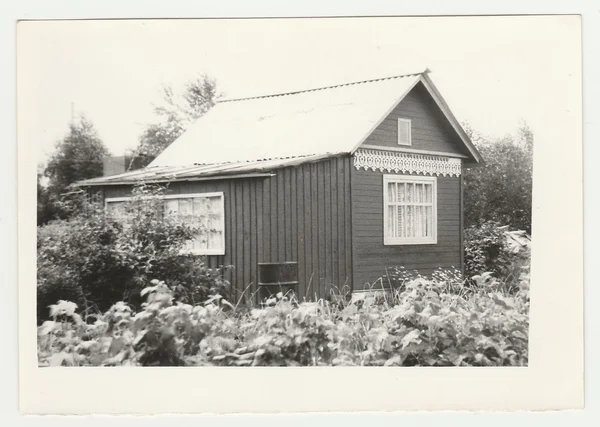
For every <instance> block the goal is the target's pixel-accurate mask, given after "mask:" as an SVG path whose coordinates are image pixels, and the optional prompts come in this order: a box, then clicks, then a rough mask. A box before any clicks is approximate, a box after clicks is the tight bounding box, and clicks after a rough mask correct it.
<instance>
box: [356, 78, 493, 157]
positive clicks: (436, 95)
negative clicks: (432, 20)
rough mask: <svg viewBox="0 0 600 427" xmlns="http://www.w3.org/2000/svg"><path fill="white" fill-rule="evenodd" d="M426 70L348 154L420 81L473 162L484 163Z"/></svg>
mask: <svg viewBox="0 0 600 427" xmlns="http://www.w3.org/2000/svg"><path fill="white" fill-rule="evenodd" d="M428 72H429V69H427V70H425V72H423V73H420V74H419V77H418V78H417V79H415V82H414V83H413V84H412V85H411V86H410V87H409V88H408V89H407V90H406V91H405V92H404V93H403V94H402V95H401V96H400V97H399V98H398V99H397V100H396V101H395V102H394V104H393V105H392V106H391V107H390V108H389V109H388V111H387V112H386V113H385V114H384V115H383V116H382V117H381V118H380V119H379V120H378V121H377V122H376V123H375V124H374V126H373V127H372V128H371V129H370V130H369V131H368V132H367V133H366V134H365V135H364V136H363V137H362V138H361V139H360V141H359V142H358V143H356V144H355V146H354V147H353V148H352V150H351V151H350V154H354V153H355V152H356V150H358V149H359V148H360V146H361V145H362V144H363V143H364V142H365V141H366V139H367V138H368V137H369V135H371V133H373V131H374V130H375V129H376V128H377V126H379V125H380V124H381V123H382V122H383V121H384V120H385V119H386V118H387V117H388V116H389V115H390V113H391V112H392V111H393V110H394V109H395V108H396V107H397V106H398V105H399V104H400V103H401V102H402V100H403V99H404V98H405V97H406V95H408V94H409V93H410V91H412V90H413V89H414V87H415V86H416V85H417V84H418V83H419V82H421V83H423V86H425V89H427V91H428V92H429V94H430V95H431V97H432V98H433V100H434V101H435V103H436V105H437V106H438V107H439V109H440V110H441V111H442V113H443V114H444V116H445V117H446V120H448V122H450V125H451V126H452V128H453V129H454V130H455V131H456V133H457V134H458V136H459V138H460V139H461V141H462V142H463V144H465V146H466V147H467V150H469V153H470V154H471V156H472V157H473V160H475V163H476V164H484V162H483V158H482V157H481V154H479V151H477V149H476V148H475V146H474V145H473V143H472V142H471V139H470V138H469V136H468V135H467V134H466V133H465V131H464V129H463V128H462V126H461V124H460V123H459V121H458V120H457V119H456V117H455V116H454V114H453V113H452V111H451V110H450V107H449V106H448V104H447V103H446V101H445V100H444V98H443V97H442V95H441V94H440V92H439V90H438V89H437V88H436V86H435V84H434V83H433V81H432V80H431V78H430V77H429V76H428V75H427V73H428Z"/></svg>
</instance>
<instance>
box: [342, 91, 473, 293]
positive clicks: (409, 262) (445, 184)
mask: <svg viewBox="0 0 600 427" xmlns="http://www.w3.org/2000/svg"><path fill="white" fill-rule="evenodd" d="M398 118H408V119H411V127H412V146H411V147H406V148H411V149H416V150H424V151H435V152H443V153H449V154H467V153H466V151H465V149H463V148H461V147H462V143H461V142H460V140H459V138H458V136H457V135H456V133H455V132H454V130H453V129H452V128H451V126H450V125H449V124H448V122H447V120H446V119H445V118H444V116H443V113H442V112H441V111H440V110H439V108H438V107H437V105H435V101H434V100H433V98H431V96H430V95H429V93H428V92H427V90H426V89H425V87H424V86H423V85H422V84H421V83H419V84H418V85H417V86H415V88H414V89H413V90H412V91H411V92H410V93H409V94H408V95H407V96H406V97H405V98H404V99H403V100H402V102H401V103H400V104H399V105H398V106H397V107H396V108H395V109H394V110H392V112H391V113H390V114H389V115H388V116H387V117H386V118H385V119H384V120H383V121H382V122H381V124H380V125H379V126H378V127H377V128H376V129H375V130H374V131H373V132H372V133H371V135H370V136H369V137H368V138H367V139H366V140H365V142H364V145H371V146H374V145H375V146H379V147H382V148H404V147H403V146H399V145H398V135H397V119H398ZM386 173H387V172H386ZM383 174H384V173H383V172H381V171H372V170H368V171H366V170H363V169H361V170H357V169H355V168H354V167H353V168H352V174H351V183H352V230H353V233H352V250H353V255H352V257H353V265H354V272H353V283H354V286H355V289H361V288H365V284H366V283H373V282H375V281H376V280H377V279H378V278H379V277H381V276H382V275H384V274H385V271H386V268H389V267H400V266H403V267H405V268H407V269H409V270H415V269H416V270H418V271H419V272H420V273H423V274H429V273H431V272H433V271H434V270H436V269H437V268H439V267H442V268H451V267H456V268H458V269H461V268H462V258H463V255H462V190H461V188H462V181H461V178H460V177H443V176H439V177H437V244H429V245H389V246H385V245H384V244H383V233H384V224H383Z"/></svg>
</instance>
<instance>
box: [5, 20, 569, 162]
mask: <svg viewBox="0 0 600 427" xmlns="http://www.w3.org/2000/svg"><path fill="white" fill-rule="evenodd" d="M575 19H576V18H575ZM571 24H576V22H574V20H573V19H571V20H569V19H568V18H566V19H565V17H461V18H343V19H295V20H283V19H269V20H152V21H125V20H122V21H54V22H35V23H34V22H25V23H20V24H19V26H18V39H17V41H18V58H17V59H18V69H17V78H18V88H19V89H18V104H19V106H18V112H19V120H23V121H24V122H21V123H25V124H26V126H20V128H19V130H20V135H19V137H20V138H22V139H24V140H25V143H30V144H34V145H35V146H36V147H37V149H38V153H39V156H38V158H39V160H40V161H41V160H43V159H44V158H45V156H46V155H47V154H48V153H50V152H52V150H53V147H54V143H55V142H56V141H57V140H59V139H61V138H62V137H63V136H64V135H65V133H66V132H67V129H68V123H69V121H70V118H71V103H73V104H74V106H75V112H76V114H77V113H85V114H86V115H87V117H88V118H89V119H90V120H91V121H92V122H93V124H94V125H95V127H96V129H97V130H98V133H99V135H100V137H101V138H102V140H103V141H104V142H105V144H106V145H107V146H108V148H109V150H110V151H111V152H112V153H113V154H122V153H123V152H124V151H125V150H126V149H128V148H133V147H135V146H136V145H137V141H138V137H139V135H140V133H141V130H142V128H143V125H144V124H146V123H150V122H152V121H153V114H152V103H153V102H157V101H158V100H159V99H160V98H159V89H160V85H161V83H170V84H173V85H174V86H175V87H177V86H181V85H182V84H183V83H185V82H186V81H188V80H189V79H190V78H192V77H193V76H194V75H195V74H197V73H207V74H209V75H211V76H213V77H214V78H216V80H217V84H218V87H219V89H220V90H221V91H223V92H224V93H225V94H226V97H238V96H245V95H252V94H263V93H272V92H279V91H282V90H289V89H301V88H308V87H314V86H322V85H326V84H335V83H342V82H347V81H354V80H362V79H365V78H372V77H382V76H387V75H396V74H402V73H403V72H405V71H410V70H414V69H420V68H424V67H428V68H429V69H430V70H431V71H432V74H431V77H432V78H433V80H434V82H435V83H436V85H437V86H438V88H439V89H440V92H441V93H442V95H443V96H444V97H445V99H446V101H447V102H448V104H449V105H450V107H451V109H452V110H453V111H454V113H455V115H456V116H457V118H458V119H459V120H460V121H464V120H466V121H469V122H470V123H471V125H472V126H473V127H474V128H475V129H476V130H478V131H480V132H482V133H484V134H488V135H491V136H501V135H504V134H506V133H511V132H514V131H515V130H516V128H517V126H518V123H519V120H521V119H523V120H526V121H527V122H528V123H529V124H530V126H531V127H532V128H533V130H534V132H535V130H536V126H537V123H539V119H540V118H539V117H536V111H537V110H538V109H539V106H540V103H545V102H551V101H552V86H553V85H556V84H560V81H561V79H564V78H566V77H567V76H568V74H565V73H566V72H568V71H565V67H564V66H559V65H564V64H562V63H561V61H562V59H561V58H564V57H565V55H566V56H569V55H567V54H568V53H569V52H567V51H566V49H567V48H568V46H572V44H570V43H568V42H567V41H564V40H565V39H566V38H568V37H564V35H566V34H569V35H571V34H572V33H573V31H571V29H572V25H571ZM555 70H556V71H555Z"/></svg>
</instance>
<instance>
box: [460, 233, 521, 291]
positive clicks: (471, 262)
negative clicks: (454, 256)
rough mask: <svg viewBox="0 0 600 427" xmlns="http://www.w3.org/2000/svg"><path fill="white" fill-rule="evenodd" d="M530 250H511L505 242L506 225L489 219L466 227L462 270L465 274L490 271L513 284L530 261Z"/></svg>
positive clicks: (472, 274) (508, 283)
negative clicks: (503, 225) (463, 268)
mask: <svg viewBox="0 0 600 427" xmlns="http://www.w3.org/2000/svg"><path fill="white" fill-rule="evenodd" d="M530 256H531V254H530V252H529V250H528V249H527V248H523V249H522V250H521V251H519V252H516V253H515V252H513V251H511V249H510V248H509V246H508V243H507V238H506V227H500V226H499V224H498V223H495V222H493V221H488V222H485V223H483V224H482V225H481V226H480V227H469V228H467V229H466V230H465V273H466V275H467V277H471V276H474V275H480V274H482V273H484V272H492V273H494V274H495V275H497V277H502V278H503V281H504V283H506V284H507V285H508V286H509V287H512V288H515V287H516V281H517V280H518V278H519V275H520V273H521V267H523V266H524V265H527V264H528V263H529V262H530Z"/></svg>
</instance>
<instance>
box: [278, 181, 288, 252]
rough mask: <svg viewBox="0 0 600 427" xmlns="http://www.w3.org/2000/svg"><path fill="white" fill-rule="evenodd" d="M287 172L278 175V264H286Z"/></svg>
mask: <svg viewBox="0 0 600 427" xmlns="http://www.w3.org/2000/svg"><path fill="white" fill-rule="evenodd" d="M285 192H286V191H285V172H284V171H283V170H280V171H279V173H278V174H277V198H276V200H277V258H276V259H277V262H285V261H286V258H285V238H286V235H285Z"/></svg>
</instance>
